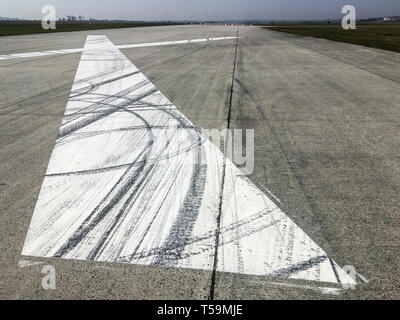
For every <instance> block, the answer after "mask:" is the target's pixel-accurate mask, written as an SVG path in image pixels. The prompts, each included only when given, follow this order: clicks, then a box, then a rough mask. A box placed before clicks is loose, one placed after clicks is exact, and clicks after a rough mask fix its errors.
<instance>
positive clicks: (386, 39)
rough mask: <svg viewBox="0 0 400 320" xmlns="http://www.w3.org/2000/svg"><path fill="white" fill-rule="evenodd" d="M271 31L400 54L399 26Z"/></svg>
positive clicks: (300, 27)
mask: <svg viewBox="0 0 400 320" xmlns="http://www.w3.org/2000/svg"><path fill="white" fill-rule="evenodd" d="M266 28H268V29H271V30H276V31H281V32H288V33H293V34H298V35H302V36H311V37H317V38H323V39H328V40H333V41H339V42H346V43H353V44H358V45H362V46H367V47H372V48H378V49H383V50H389V51H395V52H400V24H392V25H379V24H375V25H369V24H368V25H358V26H357V29H356V30H343V29H342V27H341V26H340V25H329V24H327V25H291V26H270V27H266Z"/></svg>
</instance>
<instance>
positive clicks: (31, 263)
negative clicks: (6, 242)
mask: <svg viewBox="0 0 400 320" xmlns="http://www.w3.org/2000/svg"><path fill="white" fill-rule="evenodd" d="M39 264H43V262H38V261H32V260H19V261H18V267H20V268H21V269H22V268H27V267H31V266H36V265H39Z"/></svg>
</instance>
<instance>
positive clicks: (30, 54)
mask: <svg viewBox="0 0 400 320" xmlns="http://www.w3.org/2000/svg"><path fill="white" fill-rule="evenodd" d="M232 39H236V37H219V38H205V39H192V40H177V41H163V42H149V43H134V44H124V45H117V46H115V47H116V48H118V49H132V48H143V47H157V46H170V45H177V44H188V43H199V42H207V41H221V40H232ZM83 50H84V48H77V49H64V50H50V51H40V52H25V53H13V54H5V55H0V61H1V60H9V59H18V58H35V57H42V56H52V55H60V54H70V53H79V52H82V51H83Z"/></svg>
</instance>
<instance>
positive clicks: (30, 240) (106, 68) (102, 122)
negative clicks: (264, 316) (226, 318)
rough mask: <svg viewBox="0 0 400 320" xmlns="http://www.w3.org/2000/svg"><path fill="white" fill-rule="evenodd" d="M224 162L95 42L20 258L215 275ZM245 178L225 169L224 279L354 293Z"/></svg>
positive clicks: (111, 49)
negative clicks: (312, 284) (280, 280)
mask: <svg viewBox="0 0 400 320" xmlns="http://www.w3.org/2000/svg"><path fill="white" fill-rule="evenodd" d="M170 127H175V128H176V131H175V133H174V135H173V136H172V137H170V138H171V139H170V141H169V143H168V144H167V143H166V142H167V139H169V138H168V136H169V135H168V132H167V131H166V130H168V128H170ZM166 154H170V155H171V154H172V155H173V156H172V157H171V159H170V160H169V161H168V160H166V159H165V156H166ZM199 155H202V157H204V158H205V159H206V162H205V163H206V164H205V165H197V164H196V163H197V162H196V159H197V157H198V156H199ZM204 158H203V159H204ZM223 163H224V157H223V154H222V153H221V152H220V150H219V149H218V148H217V147H216V146H215V145H213V144H212V143H211V142H210V141H209V140H207V139H205V140H204V137H203V136H202V135H201V133H200V132H199V129H198V128H196V127H195V126H194V125H193V124H192V123H191V122H190V121H189V120H188V119H187V118H186V117H185V116H184V115H183V114H182V113H181V112H180V111H179V110H178V109H177V108H176V107H175V106H174V105H173V104H172V103H171V102H170V101H169V100H168V99H167V98H166V97H165V96H164V95H163V94H162V93H161V92H160V91H159V90H158V89H157V88H156V87H155V86H154V85H153V84H152V83H151V82H150V81H149V80H148V79H147V78H146V76H145V75H144V74H143V73H141V72H140V71H139V70H138V69H137V68H136V67H135V66H134V65H133V64H132V63H131V62H130V61H129V60H128V59H127V58H126V57H125V56H124V55H123V54H122V53H121V52H120V51H119V49H118V47H116V46H114V45H113V44H112V43H111V42H110V41H109V40H108V38H107V37H105V36H88V38H87V41H86V45H85V49H84V51H83V53H82V57H81V61H80V63H79V67H78V70H77V73H76V77H75V82H74V85H73V87H72V92H71V95H70V99H69V101H68V104H67V107H66V111H65V116H64V119H63V122H62V125H61V128H60V132H59V135H58V137H57V141H56V145H55V147H54V150H53V153H52V155H51V159H50V162H49V165H48V169H47V174H46V177H45V179H44V182H43V185H42V188H41V191H40V194H39V198H38V201H37V204H36V208H35V211H34V214H33V218H32V221H31V224H30V227H29V230H28V234H27V237H26V240H25V244H24V248H23V252H22V255H26V256H35V257H59V258H66V259H79V260H95V261H107V262H125V263H133V264H146V265H151V264H153V265H164V266H171V267H172V266H174V267H187V268H194V269H206V270H210V269H212V268H213V263H214V253H215V240H216V230H217V216H218V211H219V201H220V197H219V194H220V191H221V177H222V169H223ZM238 174H239V169H238V168H237V167H236V166H235V165H234V164H233V163H232V162H230V161H229V160H227V161H226V174H225V183H226V184H225V187H224V194H223V205H222V214H221V225H220V237H219V239H220V241H219V247H218V257H219V259H218V261H217V270H218V271H223V272H235V273H243V274H253V275H268V276H277V277H285V278H292V279H307V280H314V281H324V282H332V283H337V282H338V279H340V281H341V282H344V283H354V281H353V280H352V279H351V278H350V277H349V276H348V275H347V274H346V273H345V272H344V271H343V270H342V269H341V268H339V267H338V266H337V265H336V264H335V263H334V262H333V261H332V260H330V259H329V258H328V257H327V255H326V253H325V252H324V251H323V250H322V249H321V248H320V247H319V246H318V245H317V244H316V243H315V242H313V241H312V240H311V239H310V238H309V237H308V236H307V235H306V234H305V233H304V232H303V231H302V230H301V229H300V228H299V227H298V226H297V225H296V224H294V223H293V221H292V220H291V219H290V218H289V217H288V216H287V215H285V214H284V213H283V212H282V211H281V209H280V208H279V207H277V206H276V205H275V204H274V203H273V202H272V201H271V200H270V199H269V198H268V196H266V195H265V194H264V193H263V192H261V191H260V190H259V189H258V188H257V187H256V186H255V185H254V184H253V183H252V182H251V181H250V180H248V179H247V178H245V177H243V176H240V175H238ZM335 274H336V275H335Z"/></svg>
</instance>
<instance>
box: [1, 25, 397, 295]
mask: <svg viewBox="0 0 400 320" xmlns="http://www.w3.org/2000/svg"><path fill="white" fill-rule="evenodd" d="M100 31H101V32H100ZM100 31H99V30H96V32H74V33H70V34H53V35H46V36H44V35H37V36H29V37H28V36H19V37H18V38H19V39H20V41H18V42H17V41H14V42H11V39H12V37H8V38H4V39H0V43H2V44H4V45H2V46H1V48H2V50H1V51H0V57H3V59H2V60H1V61H0V83H1V86H2V89H1V93H0V121H1V133H2V134H1V149H0V150H1V151H0V152H1V153H0V155H1V160H2V161H1V163H2V165H1V180H0V185H1V198H2V199H1V200H2V201H1V204H0V211H1V212H2V213H3V214H2V218H1V219H2V224H1V228H2V230H1V234H2V240H1V244H2V246H4V250H2V252H3V253H4V254H3V255H2V258H1V270H4V272H3V273H2V274H3V276H2V279H7V284H6V285H5V286H2V287H4V288H6V291H5V292H4V293H3V292H1V295H2V296H3V295H4V296H8V297H16V296H18V297H28V298H29V297H59V298H60V297H64V298H66V297H77V298H78V297H79V298H82V297H89V298H90V297H104V298H106V297H110V296H113V297H126V298H143V299H149V298H163V297H164V298H165V297H167V298H182V297H183V298H207V297H208V298H209V297H210V294H211V295H212V298H217V299H218V298H222V299H223V298H247V299H265V298H278V299H279V298H290V297H294V298H315V297H319V296H324V297H325V296H326V294H327V293H329V292H335V295H330V296H332V297H337V295H336V294H339V296H340V297H341V298H342V297H347V298H356V297H367V298H370V297H384V296H386V295H387V296H392V297H393V295H398V292H397V290H398V289H397V288H396V286H395V278H396V276H395V271H396V268H398V267H397V265H398V264H397V263H396V260H398V249H397V244H398V231H397V230H398V228H397V226H398V216H397V213H396V210H395V208H396V206H397V205H398V204H397V201H396V192H395V191H396V188H398V184H399V182H398V181H399V180H398V179H397V177H396V172H398V170H397V169H398V156H397V153H396V151H398V146H399V143H398V138H397V131H398V124H397V117H398V106H399V102H400V91H399V90H398V89H399V80H400V76H399V74H398V73H397V72H395V70H396V68H398V66H399V65H400V55H398V54H395V53H389V52H383V51H380V50H374V49H368V48H363V47H359V46H353V45H347V44H340V43H334V42H329V41H326V40H320V39H311V38H304V37H297V36H292V35H287V34H282V33H277V32H273V31H269V30H264V29H261V28H258V27H230V26H176V27H152V28H140V30H139V29H124V30H122V29H121V30H100ZM93 34H101V36H93ZM88 35H89V36H88ZM14 38H15V37H14ZM190 39H191V40H193V39H195V40H196V41H189V40H190ZM85 42H86V44H85ZM141 43H147V44H152V45H140V44H141ZM160 43H162V44H163V45H160ZM3 48H7V49H6V50H3ZM77 50H79V51H77ZM49 51H50V54H49ZM65 51H66V53H65ZM43 52H47V53H46V54H40V53H43ZM60 52H61V53H60ZM32 53H35V54H32ZM37 53H39V54H37ZM88 79H90V80H88ZM65 106H67V108H66V109H65ZM64 111H65V112H64ZM171 127H173V128H176V130H177V131H176V132H177V133H176V132H175V133H174V136H173V138H172V140H171V142H170V143H169V144H168V142H167V143H166V141H165V137H166V136H167V134H166V130H169V128H171ZM201 128H210V129H211V128H218V129H225V128H240V129H254V132H255V167H254V168H255V170H254V173H253V174H251V175H250V176H248V177H241V176H240V175H238V173H237V172H236V171H237V169H236V167H235V165H234V164H232V163H231V162H229V161H227V160H224V157H223V155H222V154H221V152H220V151H219V150H218V148H216V146H215V145H213V144H212V143H210V142H207V141H206V140H207V139H204V138H203V137H202V136H201V133H199V132H200V130H201ZM150 129H151V130H150ZM149 134H150V135H152V137H151V138H149ZM198 141H202V142H201V143H200V144H198ZM166 146H167V147H166ZM193 146H196V147H193ZM199 152H200V153H202V154H205V155H206V156H205V159H206V161H205V164H203V165H198V164H196V163H194V158H195V157H196V156H198V154H199ZM164 153H166V154H173V155H174V156H173V157H172V161H171V159H169V157H168V160H169V161H167V162H165V163H164V162H163V161H164V158H163V154H164ZM42 184H43V186H42ZM274 230H275V231H274ZM278 239H282V240H278ZM282 241H283V242H282ZM293 241H294V242H293ZM296 241H298V242H296ZM24 242H25V245H24ZM21 252H22V257H21ZM21 258H22V259H33V260H35V261H42V262H45V263H46V264H49V263H50V264H52V265H54V266H55V267H56V270H57V275H58V279H59V280H58V283H59V287H58V289H57V290H55V291H53V292H44V291H38V290H36V288H37V285H35V284H37V283H40V279H41V278H40V267H38V265H35V266H32V267H28V268H20V267H18V261H19V260H20V259H21ZM60 258H62V259H60ZM41 259H42V260H41ZM15 261H16V262H15ZM333 261H335V262H336V263H337V264H336V263H335V262H333ZM384 261H393V262H394V263H385V262H384ZM345 265H352V266H354V267H355V268H356V270H357V272H358V273H359V274H360V275H362V276H363V279H368V280H369V282H368V283H363V280H362V279H358V281H357V282H358V286H357V288H356V289H355V290H342V287H341V286H342V284H343V283H345V284H346V283H347V284H348V283H351V282H352V281H351V278H349V276H348V275H346V274H345V273H344V271H343V270H342V269H341V268H340V266H345ZM35 268H36V269H35ZM38 270H39V272H38ZM10 279H13V280H12V281H10ZM374 280H375V281H374ZM2 281H3V280H2ZM328 283H330V284H329V285H328ZM326 286H329V289H326ZM110 288H113V289H112V290H110Z"/></svg>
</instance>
